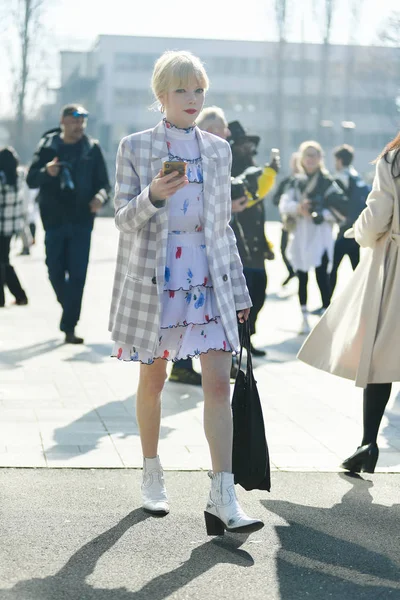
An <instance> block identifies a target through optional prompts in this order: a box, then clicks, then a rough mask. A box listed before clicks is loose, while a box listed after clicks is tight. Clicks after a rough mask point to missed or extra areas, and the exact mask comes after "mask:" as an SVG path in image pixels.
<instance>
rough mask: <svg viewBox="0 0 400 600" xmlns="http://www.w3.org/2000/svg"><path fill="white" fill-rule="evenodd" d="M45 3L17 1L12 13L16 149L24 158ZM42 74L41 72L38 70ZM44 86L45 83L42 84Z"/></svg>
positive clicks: (39, 1) (32, 0) (36, 79)
mask: <svg viewBox="0 0 400 600" xmlns="http://www.w3.org/2000/svg"><path fill="white" fill-rule="evenodd" d="M44 2H45V0H15V9H14V13H13V17H14V23H15V28H16V33H17V57H16V58H15V60H14V61H13V67H12V71H13V78H14V94H15V102H16V111H15V145H16V146H17V148H18V150H19V152H20V154H21V155H22V157H23V158H25V147H26V143H25V123H26V108H27V96H28V91H29V88H30V87H31V88H32V89H33V88H37V87H38V83H39V82H38V78H37V77H36V78H34V64H35V60H34V59H35V56H36V53H37V51H38V47H39V46H38V39H40V38H41V36H40V35H39V34H40V33H41V17H42V14H43V5H44ZM39 70H40V69H39ZM40 84H41V85H42V84H43V82H42V81H40Z"/></svg>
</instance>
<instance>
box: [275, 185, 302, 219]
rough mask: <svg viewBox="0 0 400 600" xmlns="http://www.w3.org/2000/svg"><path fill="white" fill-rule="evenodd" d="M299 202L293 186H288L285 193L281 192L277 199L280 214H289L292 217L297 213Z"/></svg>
mask: <svg viewBox="0 0 400 600" xmlns="http://www.w3.org/2000/svg"><path fill="white" fill-rule="evenodd" d="M298 210H299V203H298V202H297V199H296V192H295V189H294V188H290V190H288V191H287V192H286V193H285V194H282V196H281V197H280V200H279V212H280V213H281V215H282V216H284V215H291V216H293V217H295V216H297V215H298Z"/></svg>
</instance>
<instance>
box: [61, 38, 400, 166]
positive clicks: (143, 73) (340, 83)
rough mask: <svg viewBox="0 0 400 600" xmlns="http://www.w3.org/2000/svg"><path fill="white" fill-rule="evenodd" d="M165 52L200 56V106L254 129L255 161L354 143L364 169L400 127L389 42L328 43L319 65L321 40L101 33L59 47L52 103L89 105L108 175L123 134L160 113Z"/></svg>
mask: <svg viewBox="0 0 400 600" xmlns="http://www.w3.org/2000/svg"><path fill="white" fill-rule="evenodd" d="M165 50H190V51H191V52H193V53H194V54H196V55H197V56H199V57H200V58H201V60H202V61H203V62H204V64H205V67H206V69H207V73H208V75H209V77H210V81H211V88H210V91H209V93H208V94H207V100H206V105H210V104H216V105H218V106H221V107H222V108H223V109H224V110H225V113H226V116H227V118H228V121H233V120H239V121H240V122H241V123H242V125H243V126H244V127H245V128H246V129H247V130H248V131H249V133H255V134H257V135H260V137H261V142H260V147H259V154H258V157H257V159H256V160H258V162H259V163H260V164H261V163H264V162H266V161H267V160H268V158H269V151H270V148H271V147H281V150H282V155H283V159H284V163H283V165H282V167H283V171H287V168H288V167H287V161H288V160H289V156H290V153H291V152H293V151H294V150H296V149H297V147H298V145H299V144H300V143H301V142H302V141H304V140H306V139H317V140H318V141H320V142H321V143H322V145H323V147H324V149H325V153H326V159H327V160H326V162H327V164H328V166H332V164H333V161H332V159H331V154H332V149H333V147H334V146H336V145H338V144H340V143H343V142H348V143H351V144H353V145H354V146H355V148H356V160H355V165H356V167H358V168H359V170H360V171H361V172H364V173H365V172H367V171H370V170H371V166H370V162H371V161H372V160H373V159H374V158H375V157H376V155H377V154H378V152H380V150H381V149H382V147H383V146H384V145H385V144H386V143H387V142H388V141H389V140H390V139H391V138H393V137H394V135H395V134H396V132H397V131H398V129H399V123H400V119H399V116H400V113H399V112H398V109H399V107H398V106H396V97H397V98H399V96H400V92H399V90H400V60H399V51H398V50H397V49H395V48H382V47H360V46H330V47H329V54H328V62H326V61H325V62H324V63H322V57H323V56H325V57H326V54H324V53H323V47H322V46H321V45H318V44H296V43H293V44H292V43H285V44H284V45H282V44H281V45H280V44H279V43H275V42H254V41H232V40H211V39H209V40H208V39H186V38H182V39H178V38H158V37H139V36H109V35H104V36H103V35H101V36H100V37H99V38H98V39H97V41H96V43H95V45H94V47H93V48H92V49H91V50H90V51H89V52H62V53H61V69H62V76H61V89H60V94H59V100H58V101H59V104H60V106H61V105H62V104H65V103H67V102H75V101H79V102H82V103H83V104H84V105H85V106H86V107H87V108H88V110H89V111H90V113H91V116H90V120H89V124H90V127H89V131H90V132H91V133H92V134H93V135H95V136H96V137H97V138H99V139H100V142H101V144H102V147H103V149H104V151H105V154H106V157H107V162H108V165H109V168H110V175H111V176H113V170H114V162H115V153H116V150H117V147H118V143H119V141H120V139H121V138H122V137H124V136H125V135H127V134H129V133H133V132H135V131H140V130H142V129H146V128H148V127H151V126H153V125H155V124H156V123H157V122H158V120H159V119H160V116H161V115H160V113H159V112H157V111H154V110H150V107H151V105H152V104H153V102H154V98H152V95H151V91H150V79H151V73H152V70H153V65H154V62H155V60H156V59H157V58H158V57H159V56H160V55H161V54H162V53H163V52H164V51H165ZM324 69H325V70H326V72H325V75H324V74H323V73H322V71H321V70H324ZM321 81H324V85H323V88H324V89H323V90H321ZM321 98H322V102H321Z"/></svg>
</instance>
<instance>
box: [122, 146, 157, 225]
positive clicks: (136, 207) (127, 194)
mask: <svg viewBox="0 0 400 600" xmlns="http://www.w3.org/2000/svg"><path fill="white" fill-rule="evenodd" d="M149 189H150V186H149V185H148V186H146V187H145V188H144V190H143V191H142V192H141V191H140V179H139V175H138V174H137V172H136V170H135V166H134V153H133V150H132V148H131V142H130V140H129V137H128V138H124V139H123V140H122V141H121V143H120V145H119V148H118V153H117V165H116V175H115V197H114V207H115V224H116V226H117V228H118V229H119V230H120V231H123V232H125V233H130V232H132V231H138V230H139V229H141V228H142V227H144V225H146V223H147V222H148V220H149V219H151V217H152V216H153V215H155V214H156V212H157V211H158V210H159V209H160V208H162V207H163V206H164V205H165V200H161V201H159V202H154V203H153V202H152V201H151V200H150V196H149Z"/></svg>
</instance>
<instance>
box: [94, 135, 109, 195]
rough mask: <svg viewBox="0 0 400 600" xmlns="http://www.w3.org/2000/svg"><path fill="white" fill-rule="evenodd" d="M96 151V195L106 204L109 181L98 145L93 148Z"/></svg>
mask: <svg viewBox="0 0 400 600" xmlns="http://www.w3.org/2000/svg"><path fill="white" fill-rule="evenodd" d="M95 150H96V175H95V177H96V183H95V188H96V193H95V195H96V196H97V198H98V199H99V200H100V201H101V202H102V203H103V204H107V202H108V200H109V192H110V181H109V178H108V173H107V166H106V162H105V160H104V156H103V153H102V151H101V148H100V146H99V145H98V144H96V146H95Z"/></svg>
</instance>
